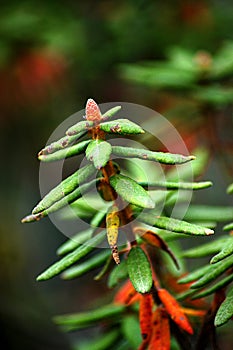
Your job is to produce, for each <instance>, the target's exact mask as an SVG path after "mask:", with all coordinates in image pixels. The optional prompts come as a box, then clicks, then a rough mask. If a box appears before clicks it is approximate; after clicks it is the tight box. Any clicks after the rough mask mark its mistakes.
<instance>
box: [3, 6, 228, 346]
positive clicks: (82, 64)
mask: <svg viewBox="0 0 233 350" xmlns="http://www.w3.org/2000/svg"><path fill="white" fill-rule="evenodd" d="M232 18H233V7H232V3H231V1H230V0H209V1H207V0H193V1H191V0H186V1H185V0H179V1H178V0H175V1H174V0H164V1H152V0H151V1H150V0H148V1H146V0H134V1H132V0H125V1H121V0H118V1H112V0H108V1H102V0H100V1H94V0H85V1H77V0H76V1H74V0H66V1H64V0H61V1H59V2H58V1H55V0H50V1H45V0H40V1H33V0H31V1H18V0H11V1H8V2H5V4H4V2H3V1H2V2H1V11H0V111H1V112H0V123H1V129H0V130H1V131H0V132H1V137H0V144H1V149H2V164H1V169H2V170H1V173H0V189H1V192H0V193H1V197H0V205H1V221H0V230H1V235H0V241H1V242H0V243H1V244H0V256H1V265H0V284H1V299H0V334H1V340H2V343H3V344H5V345H4V349H31V350H34V349H35V350H37V349H38V350H39V349H41V350H42V349H43V350H46V349H49V350H52V349H63V350H65V349H70V337H69V339H68V337H67V336H65V335H63V334H61V332H60V331H59V330H58V329H57V328H56V327H55V326H54V325H53V323H52V321H51V318H52V316H53V315H56V314H61V313H66V312H75V311H82V310H85V309H86V308H87V307H88V306H89V305H90V304H91V303H93V300H95V299H96V298H97V297H100V298H109V300H110V297H109V296H107V297H106V293H107V289H106V287H105V284H104V282H103V283H102V282H93V283H92V281H91V276H90V275H89V276H88V277H83V278H79V279H78V280H77V281H70V282H64V281H60V279H59V278H55V279H53V280H51V281H48V282H44V283H42V282H40V283H36V282H35V278H36V276H37V275H38V274H39V273H40V272H41V271H42V270H44V269H45V268H46V267H47V266H48V265H49V264H51V263H52V262H54V261H55V260H56V259H57V257H56V253H55V252H56V249H57V247H58V246H59V245H60V244H61V243H62V242H63V241H64V240H65V237H64V236H63V235H62V234H61V233H60V232H59V231H58V230H57V229H56V228H55V227H54V226H53V225H52V223H51V222H50V221H49V219H45V220H44V221H43V220H42V222H39V223H33V224H30V225H22V224H21V223H20V219H21V218H22V217H23V216H24V215H26V214H27V213H29V212H30V210H31V208H32V207H33V206H34V204H36V203H37V202H38V200H39V199H40V193H39V183H38V175H39V173H38V169H39V162H38V160H37V158H36V154H37V152H38V151H39V150H40V149H41V148H42V147H43V146H44V144H45V143H46V141H47V139H48V137H49V136H50V134H51V133H52V131H53V130H54V129H55V128H56V127H57V126H58V125H59V124H60V123H61V122H62V121H63V120H64V119H65V118H67V117H68V116H69V115H71V114H73V113H75V112H76V111H78V110H80V109H83V108H84V106H85V103H86V100H87V98H89V97H92V98H94V99H95V100H96V101H97V102H98V103H104V102H111V101H125V102H132V103H137V104H142V105H145V106H148V107H150V108H152V109H154V110H156V111H158V112H160V113H161V114H163V115H164V116H165V117H166V118H168V119H169V120H170V121H171V122H172V123H173V125H175V126H176V128H177V130H178V131H179V133H180V134H181V135H182V137H183V139H184V140H185V142H186V145H187V147H188V149H189V151H190V152H192V150H194V149H195V148H196V147H197V146H203V147H205V148H206V149H207V150H208V152H209V154H210V157H209V166H208V169H207V170H206V171H207V172H206V174H205V176H204V177H205V179H208V180H212V181H213V182H214V183H215V187H214V188H213V189H212V190H211V191H209V192H208V196H209V197H206V195H205V193H204V192H203V193H204V194H202V195H199V197H198V200H199V202H201V203H202V202H203V203H205V204H213V205H214V204H216V205H226V204H227V205H229V204H230V198H229V196H227V195H226V193H225V189H226V186H227V185H228V184H229V183H231V182H232V178H233V162H232V154H233V139H232V131H233V119H232V100H233V87H232V81H233V79H232V73H233V21H232ZM150 123H151V124H147V126H148V127H151V130H153V128H155V127H156V123H155V120H151V121H150ZM168 136H169V135H168ZM158 147H160V145H159V144H158ZM153 149H156V145H153ZM178 150H179V145H174V152H176V151H178ZM202 196H203V197H202ZM108 295H109V294H108ZM85 335H87V336H89V334H88V333H86V334H85V333H83V334H82V337H84V336H85ZM78 336H79V335H78ZM80 336H81V335H80Z"/></svg>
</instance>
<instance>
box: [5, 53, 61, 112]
mask: <svg viewBox="0 0 233 350" xmlns="http://www.w3.org/2000/svg"><path fill="white" fill-rule="evenodd" d="M66 69H67V64H66V62H65V58H64V57H62V56H61V55H60V54H58V53H55V52H51V51H48V50H45V49H37V50H33V51H32V50H29V51H26V52H24V53H21V54H20V55H18V56H17V57H16V58H15V59H14V60H13V61H12V62H11V63H9V64H8V65H7V66H5V67H4V68H2V70H1V71H0V104H1V105H3V106H4V107H6V108H7V107H11V106H12V107H13V105H14V104H16V105H21V106H22V105H23V106H26V105H28V104H29V105H33V104H37V105H38V104H40V103H45V102H46V101H47V100H48V98H49V97H50V96H51V93H53V92H54V91H56V90H57V89H59V88H60V87H61V84H62V83H63V82H64V78H65V72H66Z"/></svg>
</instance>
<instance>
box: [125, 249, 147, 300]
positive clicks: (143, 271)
mask: <svg viewBox="0 0 233 350" xmlns="http://www.w3.org/2000/svg"><path fill="white" fill-rule="evenodd" d="M127 268H128V273H129V278H130V280H131V282H132V284H133V286H134V288H135V289H136V291H137V292H139V293H142V294H144V293H148V292H149V291H150V290H151V287H152V283H153V281H152V272H151V267H150V263H149V261H148V259H147V256H146V254H145V253H144V251H143V250H142V249H141V248H140V247H132V248H131V250H130V252H129V254H128V258H127Z"/></svg>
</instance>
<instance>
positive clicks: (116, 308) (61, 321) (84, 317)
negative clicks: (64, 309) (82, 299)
mask: <svg viewBox="0 0 233 350" xmlns="http://www.w3.org/2000/svg"><path fill="white" fill-rule="evenodd" d="M125 309H126V307H125V306H123V305H114V304H109V305H105V306H102V307H99V308H98V309H96V310H91V311H87V312H81V313H76V314H68V315H62V316H56V317H54V321H55V323H56V324H58V325H60V326H63V328H64V329H65V330H66V331H71V330H75V329H80V328H84V327H89V326H91V325H93V324H95V323H97V322H99V321H102V320H106V319H109V318H113V317H114V318H116V317H122V314H123V312H124V311H125Z"/></svg>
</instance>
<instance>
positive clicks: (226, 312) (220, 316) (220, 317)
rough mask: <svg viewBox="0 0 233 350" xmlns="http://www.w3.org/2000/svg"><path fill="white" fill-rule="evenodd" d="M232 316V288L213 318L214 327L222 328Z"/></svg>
mask: <svg viewBox="0 0 233 350" xmlns="http://www.w3.org/2000/svg"><path fill="white" fill-rule="evenodd" d="M232 316H233V287H231V289H230V290H229V292H228V293H227V297H226V299H225V300H224V302H223V303H222V304H221V305H220V307H219V309H218V311H217V314H216V316H215V320H214V325H215V326H216V327H219V326H222V325H223V324H224V323H226V322H227V321H228V320H230V319H231V317H232Z"/></svg>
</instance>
